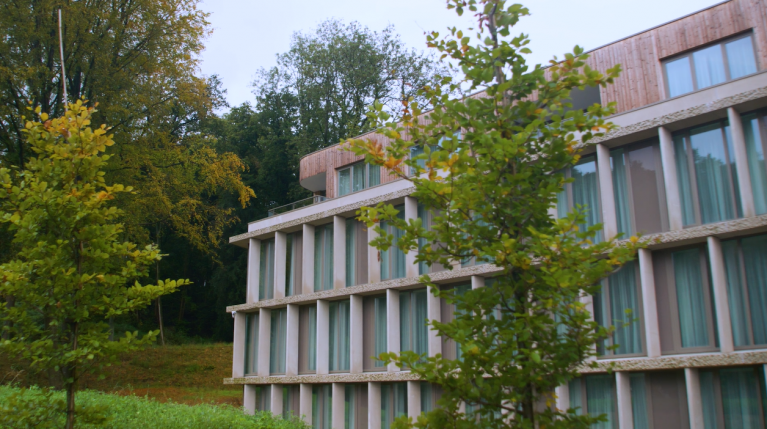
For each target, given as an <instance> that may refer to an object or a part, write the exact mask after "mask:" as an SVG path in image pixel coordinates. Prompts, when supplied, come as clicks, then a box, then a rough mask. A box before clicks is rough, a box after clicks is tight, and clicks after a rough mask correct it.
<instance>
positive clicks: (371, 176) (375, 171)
mask: <svg viewBox="0 0 767 429" xmlns="http://www.w3.org/2000/svg"><path fill="white" fill-rule="evenodd" d="M367 166H368V187H370V186H376V185H380V184H381V166H380V165H373V164H368V165H367Z"/></svg>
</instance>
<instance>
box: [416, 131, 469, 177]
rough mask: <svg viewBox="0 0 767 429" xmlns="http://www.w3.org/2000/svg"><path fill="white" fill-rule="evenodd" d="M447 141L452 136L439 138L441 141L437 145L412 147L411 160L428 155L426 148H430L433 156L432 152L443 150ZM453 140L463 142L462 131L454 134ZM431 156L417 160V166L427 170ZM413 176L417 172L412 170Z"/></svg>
mask: <svg viewBox="0 0 767 429" xmlns="http://www.w3.org/2000/svg"><path fill="white" fill-rule="evenodd" d="M447 139H450V136H444V135H443V136H442V137H440V138H439V140H438V141H437V144H436V145H424V144H419V145H416V146H411V147H410V159H415V157H417V156H419V155H423V154H425V153H426V150H425V147H426V146H428V147H429V153H430V154H431V152H433V151H435V150H437V149H439V148H441V147H442V144H443V142H444V141H445V140H447ZM452 139H454V140H456V141H457V142H460V140H461V131H456V132H454V133H453V135H452ZM429 156H431V155H429ZM429 156H425V157H423V159H418V160H416V164H417V165H418V166H419V167H421V168H425V167H426V160H427V159H428V158H429ZM413 174H415V171H413V170H411V171H410V175H411V176H412V175H413Z"/></svg>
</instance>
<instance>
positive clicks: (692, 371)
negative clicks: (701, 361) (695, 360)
mask: <svg viewBox="0 0 767 429" xmlns="http://www.w3.org/2000/svg"><path fill="white" fill-rule="evenodd" d="M684 382H685V385H686V386H687V412H688V413H689V414H690V427H691V428H702V427H704V424H703V403H702V400H701V397H700V376H699V374H698V369H697V368H685V369H684Z"/></svg>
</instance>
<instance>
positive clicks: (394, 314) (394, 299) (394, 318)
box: [386, 289, 400, 372]
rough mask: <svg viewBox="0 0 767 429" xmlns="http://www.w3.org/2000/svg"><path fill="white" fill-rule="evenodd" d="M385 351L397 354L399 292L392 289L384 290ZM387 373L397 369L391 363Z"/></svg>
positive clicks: (397, 369)
mask: <svg viewBox="0 0 767 429" xmlns="http://www.w3.org/2000/svg"><path fill="white" fill-rule="evenodd" d="M386 322H387V325H388V326H387V327H386V349H387V350H388V351H389V353H399V352H400V350H399V342H400V340H399V337H400V324H399V291H398V290H394V289H387V290H386ZM386 370H387V371H388V372H397V371H399V367H398V366H397V365H396V364H394V363H393V362H392V363H390V364H389V365H387V367H386Z"/></svg>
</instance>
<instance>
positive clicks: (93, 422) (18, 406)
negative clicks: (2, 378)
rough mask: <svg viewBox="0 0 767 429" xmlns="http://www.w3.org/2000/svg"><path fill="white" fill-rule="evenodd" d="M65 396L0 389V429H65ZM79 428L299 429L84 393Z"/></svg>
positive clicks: (287, 423) (216, 409)
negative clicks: (62, 428)
mask: <svg viewBox="0 0 767 429" xmlns="http://www.w3.org/2000/svg"><path fill="white" fill-rule="evenodd" d="M63 397H64V392H53V393H51V392H47V391H45V390H42V389H39V388H34V387H33V388H30V389H23V388H15V387H8V386H0V427H2V428H9V429H32V428H34V429H43V428H60V427H63V426H64V417H65V415H64V414H63V413H62V412H60V409H61V408H63V407H62V406H61V405H62V404H63ZM77 400H78V410H77V412H78V413H84V415H81V416H80V418H82V419H81V420H80V418H78V420H79V423H78V427H79V428H82V429H91V428H98V427H108V428H110V429H148V428H152V429H213V428H215V429H227V428H232V429H234V428H237V429H239V428H243V429H304V428H306V425H304V424H303V423H302V422H301V421H300V420H299V419H298V418H293V419H291V420H283V419H282V418H280V417H275V416H273V415H272V414H271V413H269V412H262V413H256V415H255V416H247V415H245V414H244V413H243V410H242V409H241V408H235V407H232V406H229V405H213V404H201V405H183V404H176V403H172V402H166V403H161V402H157V401H155V400H152V399H147V398H140V397H137V396H118V395H110V394H107V393H101V392H96V391H92V390H84V391H82V392H80V393H79V394H78V396H77Z"/></svg>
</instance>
